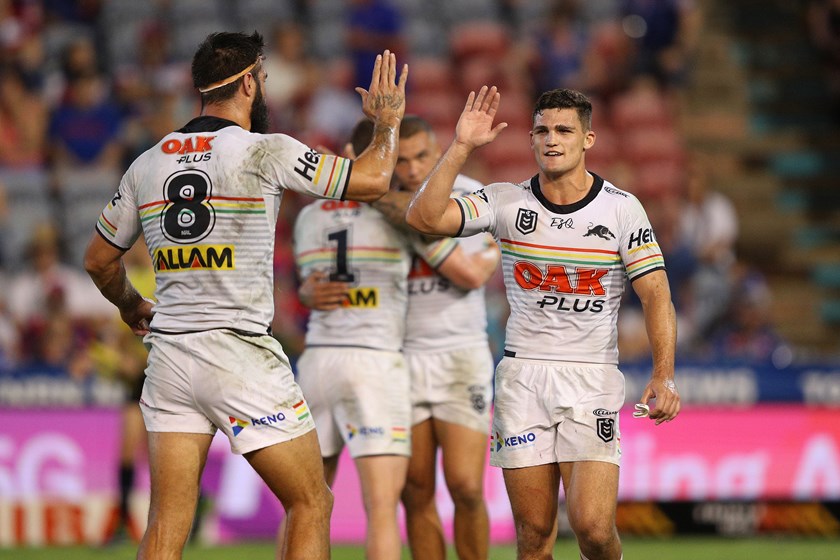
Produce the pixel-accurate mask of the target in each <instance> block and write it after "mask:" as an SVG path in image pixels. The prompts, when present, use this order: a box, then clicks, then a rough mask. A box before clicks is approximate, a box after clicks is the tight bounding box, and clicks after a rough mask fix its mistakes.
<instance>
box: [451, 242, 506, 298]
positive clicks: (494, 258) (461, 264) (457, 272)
mask: <svg viewBox="0 0 840 560" xmlns="http://www.w3.org/2000/svg"><path fill="white" fill-rule="evenodd" d="M500 259H501V253H499V249H498V247H497V246H496V245H495V244H493V245H488V247H487V248H486V249H482V250H481V251H478V252H476V253H471V254H467V253H466V252H465V251H464V250H463V249H462V248H461V247H460V246H458V247H456V248H455V250H454V251H452V253H450V254H449V256H448V257H446V260H444V261H443V263H441V265H440V266H439V267H438V268H437V272H438V273H439V274H440V275H441V276H443V277H444V278H446V279H447V280H449V281H450V282H452V283H453V284H455V285H456V286H458V287H459V288H461V289H462V290H475V289H476V288H480V287H481V286H483V285H484V284H485V283H486V282H487V280H489V279H490V277H491V276H492V275H493V272H494V271H495V270H496V267H497V266H498V265H499V260H500Z"/></svg>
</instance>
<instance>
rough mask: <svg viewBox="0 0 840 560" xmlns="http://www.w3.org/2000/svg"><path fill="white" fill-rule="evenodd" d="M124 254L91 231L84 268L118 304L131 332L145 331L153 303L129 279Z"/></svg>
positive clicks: (109, 299)
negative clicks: (91, 235) (124, 263)
mask: <svg viewBox="0 0 840 560" xmlns="http://www.w3.org/2000/svg"><path fill="white" fill-rule="evenodd" d="M124 253H125V251H122V250H120V249H117V248H116V247H114V246H113V245H111V244H109V243H107V242H106V241H105V240H104V239H102V237H100V235H99V234H98V233H95V232H94V234H93V237H92V238H91V240H90V243H89V244H88V247H87V251H86V252H85V270H86V271H87V273H88V274H89V275H90V277H91V279H92V280H93V283H94V284H96V287H97V288H99V291H100V292H102V295H103V296H105V298H106V299H107V300H108V301H110V302H111V303H113V304H114V305H115V306H117V309H119V311H120V317H122V320H123V321H124V322H125V324H127V325H128V326H129V327H131V331H132V332H133V333H134V334H137V335H144V334H148V333H149V321H150V320H151V318H152V315H153V312H152V302H150V301H149V300H147V299H145V298H144V297H143V296H141V295H140V293H139V292H138V291H137V290H136V289H135V288H134V286H132V285H131V282H130V281H129V280H128V277H127V276H126V274H125V266H124V265H123V261H122V256H123V254H124Z"/></svg>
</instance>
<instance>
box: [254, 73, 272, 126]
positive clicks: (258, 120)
mask: <svg viewBox="0 0 840 560" xmlns="http://www.w3.org/2000/svg"><path fill="white" fill-rule="evenodd" d="M269 125H270V120H269V118H268V105H267V104H266V102H265V97H263V92H262V85H260V82H259V80H257V94H256V95H255V96H254V102H253V103H252V104H251V132H255V133H257V134H265V133H267V132H268V127H269Z"/></svg>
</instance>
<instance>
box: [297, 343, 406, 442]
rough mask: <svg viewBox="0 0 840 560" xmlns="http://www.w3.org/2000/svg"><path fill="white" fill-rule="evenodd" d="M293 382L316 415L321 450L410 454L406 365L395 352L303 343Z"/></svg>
mask: <svg viewBox="0 0 840 560" xmlns="http://www.w3.org/2000/svg"><path fill="white" fill-rule="evenodd" d="M297 369H298V382H299V383H300V387H301V389H303V394H304V395H306V400H307V402H308V403H309V405H310V407H311V410H312V414H313V416H314V418H315V426H316V428H317V431H318V441H319V442H320V444H321V455H322V456H323V457H332V456H334V455H338V453H339V452H340V451H341V448H342V447H343V446H344V445H345V444H346V445H347V449H348V451H349V452H350V456H351V457H353V458H354V459H355V458H357V457H366V456H370V455H404V456H406V457H407V456H409V455H411V430H410V425H409V421H410V419H411V402H410V400H409V396H408V369H407V368H406V365H405V360H404V359H403V356H402V354H400V353H399V352H387V351H383V350H370V349H366V348H356V347H336V346H329V347H314V348H307V349H306V350H304V352H303V354H301V356H300V359H298V362H297Z"/></svg>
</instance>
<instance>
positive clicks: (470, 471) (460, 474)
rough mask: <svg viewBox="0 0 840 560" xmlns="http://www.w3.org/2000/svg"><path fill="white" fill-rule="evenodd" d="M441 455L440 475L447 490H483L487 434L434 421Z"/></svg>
mask: <svg viewBox="0 0 840 560" xmlns="http://www.w3.org/2000/svg"><path fill="white" fill-rule="evenodd" d="M434 426H435V435H436V437H437V439H438V441H439V442H440V447H441V450H442V453H443V474H444V477H445V478H446V482H447V484H449V485H450V487H459V488H463V487H465V486H471V487H477V488H478V489H479V490H481V489H482V488H483V485H484V484H483V483H484V465H485V462H486V459H487V434H485V433H483V432H479V431H476V430H472V429H470V428H467V427H464V426H462V425H460V424H451V423H449V422H444V421H442V420H434Z"/></svg>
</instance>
